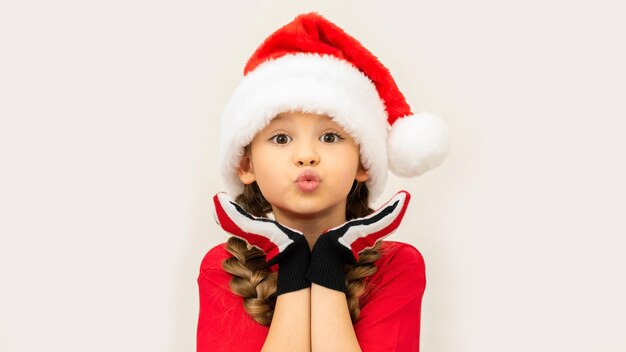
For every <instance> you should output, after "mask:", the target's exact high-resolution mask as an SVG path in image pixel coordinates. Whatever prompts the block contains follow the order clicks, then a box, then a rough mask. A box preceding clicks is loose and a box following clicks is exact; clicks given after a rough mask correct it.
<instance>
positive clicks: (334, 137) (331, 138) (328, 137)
mask: <svg viewBox="0 0 626 352" xmlns="http://www.w3.org/2000/svg"><path fill="white" fill-rule="evenodd" d="M342 139H343V138H341V136H340V135H339V134H337V133H335V132H326V133H324V134H323V135H322V136H321V137H320V141H322V142H324V143H337V142H339V141H340V140H342Z"/></svg>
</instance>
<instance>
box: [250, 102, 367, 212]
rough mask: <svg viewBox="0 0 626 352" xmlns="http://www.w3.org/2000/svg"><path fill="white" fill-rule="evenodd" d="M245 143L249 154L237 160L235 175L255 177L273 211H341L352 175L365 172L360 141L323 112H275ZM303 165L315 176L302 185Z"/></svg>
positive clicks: (362, 177) (362, 175) (362, 178)
mask: <svg viewBox="0 0 626 352" xmlns="http://www.w3.org/2000/svg"><path fill="white" fill-rule="evenodd" d="M250 147H251V149H250V157H248V156H244V157H243V158H242V160H241V164H240V168H239V179H240V180H241V181H242V182H243V183H245V184H250V183H252V182H254V181H256V182H257V184H258V185H259V188H260V190H261V193H263V196H264V197H265V199H267V201H268V202H269V203H270V204H271V205H272V209H273V210H274V213H276V211H277V210H279V211H280V212H281V213H283V214H286V213H290V214H292V215H294V216H303V215H314V214H324V213H328V212H329V211H330V212H333V213H335V214H343V215H344V216H345V208H346V197H347V195H348V192H349V191H350V188H351V187H352V184H353V182H354V180H357V181H359V182H364V181H366V180H367V178H368V174H367V171H366V170H364V169H363V167H362V166H361V163H360V160H359V146H358V145H357V144H356V143H355V142H354V140H353V139H352V137H351V136H350V135H349V134H348V133H347V132H346V131H345V130H344V129H343V128H341V127H340V126H339V125H338V124H337V123H335V122H334V121H333V120H332V119H330V118H329V117H328V116H326V115H317V114H311V113H301V112H286V113H282V114H279V115H278V116H277V117H275V118H274V119H273V120H272V121H271V122H270V124H269V125H268V126H267V127H266V128H264V129H263V130H262V131H260V132H259V133H257V135H256V136H255V137H254V139H253V140H252V143H251V144H250ZM304 170H313V171H315V172H316V173H317V174H318V175H319V178H320V182H319V183H318V184H317V185H315V183H314V184H313V186H312V187H308V188H307V187H306V185H304V186H303V183H301V182H298V177H299V176H300V175H301V173H302V172H303V171H304ZM305 184H306V182H305ZM308 186H311V185H310V184H308ZM315 186H317V187H315Z"/></svg>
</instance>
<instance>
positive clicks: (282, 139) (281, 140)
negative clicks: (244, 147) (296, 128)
mask: <svg viewBox="0 0 626 352" xmlns="http://www.w3.org/2000/svg"><path fill="white" fill-rule="evenodd" d="M270 141H272V142H274V143H276V144H287V143H289V142H290V141H291V137H289V136H288V135H286V134H284V133H278V134H275V135H273V136H272V138H270Z"/></svg>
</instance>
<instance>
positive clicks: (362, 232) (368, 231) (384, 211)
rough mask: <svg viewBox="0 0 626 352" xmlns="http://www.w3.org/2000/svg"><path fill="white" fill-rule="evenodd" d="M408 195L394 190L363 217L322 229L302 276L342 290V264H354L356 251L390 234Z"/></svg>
mask: <svg viewBox="0 0 626 352" xmlns="http://www.w3.org/2000/svg"><path fill="white" fill-rule="evenodd" d="M410 198H411V196H410V195H409V193H408V192H406V191H400V192H398V193H396V195H395V196H393V198H391V200H389V201H388V202H387V203H385V204H384V205H383V206H382V207H380V208H379V209H378V210H376V211H374V212H373V213H371V214H369V215H367V216H366V217H363V218H358V219H353V220H350V221H348V222H346V223H345V224H343V225H341V226H338V227H335V228H332V229H329V230H326V231H325V232H324V233H323V234H322V235H321V236H320V237H319V238H318V240H317V242H315V245H314V246H313V251H312V253H311V263H310V264H309V268H308V270H307V272H306V277H307V279H309V280H310V281H311V282H313V283H316V284H318V285H321V286H324V287H327V288H330V289H333V290H336V291H342V292H346V289H347V287H346V278H345V272H344V266H345V265H346V264H356V263H357V261H358V260H359V254H360V253H361V252H362V251H364V250H365V249H368V248H372V247H374V246H375V245H376V242H378V241H381V240H382V239H383V238H385V237H387V236H389V235H391V234H392V233H393V232H394V231H395V230H396V228H398V226H399V225H400V221H402V217H403V216H404V213H405V211H406V207H407V205H408V203H409V200H410Z"/></svg>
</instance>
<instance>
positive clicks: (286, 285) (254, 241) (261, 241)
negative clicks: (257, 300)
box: [213, 192, 311, 296]
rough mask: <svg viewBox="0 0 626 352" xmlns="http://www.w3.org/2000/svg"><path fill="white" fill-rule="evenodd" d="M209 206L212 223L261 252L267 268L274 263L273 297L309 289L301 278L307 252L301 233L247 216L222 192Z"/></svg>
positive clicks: (262, 219)
mask: <svg viewBox="0 0 626 352" xmlns="http://www.w3.org/2000/svg"><path fill="white" fill-rule="evenodd" d="M213 203H214V205H215V207H214V216H215V221H217V223H218V224H219V225H220V226H221V227H222V228H223V229H224V230H225V231H226V232H228V233H230V234H231V235H233V236H235V237H237V238H240V239H242V240H243V241H245V242H246V243H247V244H248V248H251V247H252V246H254V247H257V248H258V249H260V250H261V251H263V252H264V253H265V255H266V260H267V264H268V265H269V266H272V265H274V264H278V282H277V287H276V295H277V296H278V295H281V294H283V293H288V292H292V291H298V290H300V289H303V288H307V287H311V282H310V281H309V280H308V279H307V278H306V277H305V274H306V270H307V267H308V265H309V261H310V257H311V251H310V249H309V244H308V242H307V241H306V238H305V237H304V235H303V234H302V233H301V232H299V231H297V230H294V229H290V228H288V227H286V226H283V225H281V224H279V223H278V222H276V221H274V220H271V219H267V218H258V217H255V216H253V215H251V214H249V213H247V212H246V211H245V210H244V209H243V208H242V207H241V206H239V204H237V203H235V202H234V200H232V198H230V197H229V196H228V195H227V194H226V193H223V192H221V193H217V194H216V195H215V196H213Z"/></svg>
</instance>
